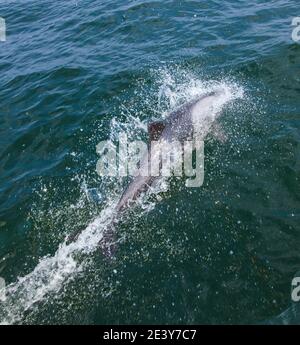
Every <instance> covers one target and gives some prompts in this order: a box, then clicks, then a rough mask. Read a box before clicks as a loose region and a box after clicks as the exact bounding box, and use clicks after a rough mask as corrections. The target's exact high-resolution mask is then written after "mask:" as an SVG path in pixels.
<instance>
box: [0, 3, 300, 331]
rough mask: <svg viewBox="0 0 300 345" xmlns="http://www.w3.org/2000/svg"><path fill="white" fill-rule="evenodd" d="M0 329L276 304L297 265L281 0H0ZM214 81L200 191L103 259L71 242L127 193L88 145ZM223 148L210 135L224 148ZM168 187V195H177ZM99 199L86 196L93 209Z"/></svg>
mask: <svg viewBox="0 0 300 345" xmlns="http://www.w3.org/2000/svg"><path fill="white" fill-rule="evenodd" d="M0 16H1V17H2V18H4V19H5V21H6V29H7V32H6V41H5V42H0V71H1V78H0V132H1V136H0V142H1V146H0V276H1V277H3V278H4V279H5V280H6V283H7V285H8V288H7V294H6V295H7V296H6V297H7V298H6V301H5V302H0V323H25V324H32V323H38V324H49V323H51V324H52V323H59V324H61V323H71V324H82V323H85V324H120V323H121V324H140V323H147V324H154V323H156V324H160V323H161V324H199V323H201V324H220V323H221V324H232V323H243V324H244V323H257V322H265V320H270V319H272V317H274V316H276V315H278V314H280V313H281V312H282V311H283V310H285V309H286V308H288V307H289V305H290V302H291V298H290V289H291V280H292V278H293V276H294V274H295V273H296V272H297V271H299V269H300V252H299V248H300V233H299V231H300V228H299V222H300V210H299V208H300V187H299V186H300V184H299V179H300V120H299V111H300V97H299V96H300V84H299V83H300V75H299V71H300V69H299V67H300V44H299V43H296V42H294V41H293V40H292V38H291V35H292V30H293V27H292V26H291V23H292V19H293V17H296V16H300V6H299V2H298V1H296V0H295V1H294V0H285V1H283V0H276V1H264V0H254V1H252V2H249V1H245V0H235V1H233V0H224V1H217V0H208V1H202V0H199V1H192V0H190V1H169V0H166V1H154V0H153V1H143V0H136V1H121V0H111V1H107V0H103V1H96V0H85V1H83V0H78V1H75V0H69V1H66V0H63V1H49V0H43V1H37V0H29V1H28V0H27V1H24V0H19V1H14V0H8V1H1V2H0ZM217 84H222V85H225V86H226V88H228V89H229V90H231V91H232V92H233V94H234V95H236V91H235V90H240V91H241V92H242V95H243V96H239V97H236V99H235V100H234V102H233V103H232V104H231V105H230V106H228V107H226V108H225V109H224V110H223V112H222V115H221V117H220V120H219V121H218V122H219V126H220V127H221V130H222V132H223V134H224V135H223V140H220V139H218V138H217V137H216V135H213V133H212V134H211V135H209V136H208V137H207V138H206V141H205V180H204V184H203V186H202V187H201V188H195V189H192V190H188V189H186V188H184V184H182V183H180V181H179V182H177V183H174V184H171V186H170V187H169V188H168V190H166V191H164V192H161V193H160V195H159V198H158V199H155V200H151V207H148V208H147V206H145V208H146V210H143V209H141V208H139V209H136V210H133V211H132V212H131V213H130V215H129V216H128V217H127V219H126V220H124V221H123V222H121V224H119V226H118V237H119V238H122V239H123V240H122V241H121V242H120V245H119V248H118V252H117V257H116V260H115V261H113V262H112V263H111V262H108V261H107V260H105V259H104V258H103V256H102V255H101V253H100V252H99V251H98V250H97V249H95V246H94V244H95V243H96V242H97V236H96V235H95V237H91V238H90V239H89V242H84V243H78V242H76V244H75V246H74V247H67V246H64V240H65V238H66V236H67V235H68V234H71V233H74V232H76V231H79V232H82V231H86V233H89V231H91V229H94V228H97V229H98V228H99V229H100V228H101V227H102V226H104V225H103V224H104V221H105V216H104V214H106V213H109V211H110V210H111V206H110V203H109V200H111V199H114V198H118V196H120V193H121V191H122V188H123V186H124V185H126V181H117V180H113V181H111V180H110V181H108V180H106V179H101V178H100V177H99V176H98V175H97V173H96V163H97V160H98V158H99V157H98V155H97V153H96V150H95V147H96V145H97V143H98V142H100V141H101V140H106V139H108V138H110V137H111V136H113V135H114V134H115V133H117V132H118V130H119V129H120V128H125V130H126V131H127V133H128V134H129V135H131V137H132V138H134V137H135V136H136V137H138V138H140V137H145V136H146V133H145V127H146V124H147V122H149V121H151V120H153V119H159V118H162V117H163V114H165V113H166V112H167V111H168V110H170V109H172V107H173V106H174V105H176V104H181V103H182V102H183V101H184V100H186V99H188V97H189V95H190V94H191V90H194V89H195V88H197V87H199V88H204V89H205V88H206V87H207V85H217ZM224 137H225V139H224ZM181 182H182V181H181ZM92 191H96V192H97V193H98V195H99V198H98V199H97V200H95V198H92V197H91V193H92Z"/></svg>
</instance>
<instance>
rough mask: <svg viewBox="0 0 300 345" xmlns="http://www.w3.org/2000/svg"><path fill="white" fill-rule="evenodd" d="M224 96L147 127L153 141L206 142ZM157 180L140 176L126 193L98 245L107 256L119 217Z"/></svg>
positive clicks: (200, 100)
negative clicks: (192, 139) (193, 139)
mask: <svg viewBox="0 0 300 345" xmlns="http://www.w3.org/2000/svg"><path fill="white" fill-rule="evenodd" d="M225 96H226V94H225V90H223V89H218V90H216V91H213V92H210V93H207V94H205V95H202V96H199V97H197V98H195V99H193V100H191V101H190V102H188V103H186V104H184V105H182V106H181V107H179V108H178V109H176V110H175V111H173V112H171V113H170V114H169V115H168V116H167V118H166V119H165V120H164V121H158V122H154V123H150V124H149V125H148V132H149V136H150V141H153V140H155V141H159V142H164V143H167V144H171V143H172V142H174V141H175V140H176V141H179V142H183V141H185V140H190V139H191V138H193V137H195V136H196V137H197V138H198V139H199V140H204V138H205V137H206V135H207V134H208V133H209V131H210V129H211V127H212V125H213V124H214V122H215V120H216V118H217V117H218V116H219V114H220V110H221V107H222V106H223V105H224V103H225V100H224V97H225ZM225 99H226V97H225ZM152 154H153V153H152V152H151V155H152ZM145 164H148V155H145V156H144V158H142V160H141V162H140V166H139V171H141V170H142V169H143V167H144V165H145ZM158 178H159V177H157V176H142V175H141V174H140V175H139V174H137V176H135V177H134V178H133V180H132V181H131V182H130V183H129V185H128V186H127V188H126V189H125V190H124V192H123V194H122V196H121V198H120V200H119V201H118V203H117V205H116V206H115V208H114V211H113V217H112V221H111V222H110V225H109V226H108V227H107V229H106V231H105V232H104V234H103V238H102V239H101V241H100V243H99V245H100V248H101V249H102V252H103V254H104V255H105V256H106V257H108V258H113V257H114V256H115V251H116V241H115V232H116V231H115V225H116V223H117V222H118V220H119V219H120V215H121V214H123V213H124V211H125V210H126V209H128V208H129V207H131V206H132V205H133V204H134V202H135V201H137V199H138V197H139V196H140V195H141V194H142V193H144V192H146V191H147V190H149V188H150V187H151V186H152V185H153V183H154V181H155V180H157V179H158Z"/></svg>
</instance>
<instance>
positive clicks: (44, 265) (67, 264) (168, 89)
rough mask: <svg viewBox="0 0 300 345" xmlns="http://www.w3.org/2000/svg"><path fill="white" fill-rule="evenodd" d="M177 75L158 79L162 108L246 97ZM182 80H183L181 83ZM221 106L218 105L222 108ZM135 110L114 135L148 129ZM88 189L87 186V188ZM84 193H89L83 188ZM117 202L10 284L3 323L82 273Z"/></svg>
mask: <svg viewBox="0 0 300 345" xmlns="http://www.w3.org/2000/svg"><path fill="white" fill-rule="evenodd" d="M175 77H176V75H175V76H174V75H172V74H170V72H168V71H166V70H163V71H160V74H159V76H158V79H159V78H161V81H162V82H161V83H160V85H159V89H158V91H157V93H156V95H154V96H155V97H158V101H159V108H160V111H161V110H163V108H165V109H166V110H168V111H170V110H172V109H173V108H175V107H177V106H178V105H180V104H182V103H183V102H185V101H188V100H190V99H192V98H194V97H195V96H199V95H201V94H205V93H207V92H210V91H215V90H217V89H220V88H221V89H222V90H224V98H223V99H222V100H221V101H222V102H221V103H220V107H221V108H222V106H223V105H224V104H227V103H228V102H229V101H231V100H234V99H237V98H241V97H242V96H243V90H242V88H240V87H239V86H237V85H236V84H235V83H230V82H227V81H221V82H220V81H210V82H203V81H201V80H198V79H197V78H195V77H193V76H189V75H188V74H185V78H181V76H179V78H177V79H176V78H175ZM178 79H179V80H180V82H178ZM166 105H167V106H166ZM221 108H218V111H220V110H221ZM135 110H136V109H127V108H126V113H127V115H126V117H127V120H128V122H127V123H125V124H124V123H123V124H121V123H120V122H118V121H117V120H115V119H114V120H113V121H112V124H111V131H112V133H111V137H114V136H115V137H117V135H116V134H117V133H118V131H120V130H122V131H123V130H124V128H125V130H126V131H127V132H128V133H131V135H132V133H135V131H136V132H138V131H140V130H142V131H146V128H147V125H146V121H143V120H141V119H139V118H138V117H136V116H135V114H134V111H135ZM153 113H157V109H153ZM165 114H166V112H165ZM102 186H103V187H104V188H109V186H108V185H107V186H105V185H103V183H102ZM86 188H87V187H86V186H84V190H85V189H86ZM83 193H85V192H84V191H83ZM119 197H120V195H119ZM116 201H117V200H114V201H108V204H107V206H106V207H105V209H104V210H103V211H102V212H101V214H100V215H99V217H97V218H96V219H94V220H93V221H92V222H91V223H90V224H89V225H88V226H87V227H86V228H85V229H84V230H83V231H82V232H81V234H80V235H79V236H78V238H77V239H76V240H75V241H74V242H72V243H69V244H67V242H66V241H64V242H63V243H62V244H61V245H60V246H59V248H58V249H57V251H56V253H55V254H54V255H53V256H45V257H42V258H41V259H40V261H39V263H38V265H37V266H36V267H35V269H34V270H33V271H32V272H31V273H29V274H27V275H25V276H24V277H20V278H19V279H18V280H17V281H16V282H15V283H12V284H10V285H8V286H7V289H6V296H7V298H6V301H5V302H4V303H3V304H2V305H1V310H0V323H2V324H12V323H17V322H21V321H22V319H23V316H24V313H25V312H26V311H27V310H30V309H32V308H33V306H34V305H36V304H37V303H38V302H41V301H43V300H46V298H47V296H48V295H50V294H53V293H54V294H59V292H60V290H61V288H62V287H63V286H64V285H66V284H67V283H68V282H69V281H70V280H71V279H74V278H75V277H76V275H77V274H78V273H79V272H82V270H83V269H84V266H85V263H86V261H85V260H84V258H82V257H88V256H90V254H91V253H93V252H94V251H95V250H97V248H98V243H99V241H100V240H101V238H102V236H103V231H104V230H105V228H106V227H107V225H108V224H109V222H110V220H111V218H112V211H113V209H114V205H115V203H116ZM71 206H72V205H71ZM142 206H144V205H142ZM142 208H143V209H144V211H145V212H146V211H147V210H148V211H149V209H152V208H153V204H150V205H148V207H147V206H144V207H142Z"/></svg>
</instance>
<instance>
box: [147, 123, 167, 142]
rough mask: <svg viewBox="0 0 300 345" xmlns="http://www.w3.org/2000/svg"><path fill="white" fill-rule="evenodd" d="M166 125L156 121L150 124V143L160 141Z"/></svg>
mask: <svg viewBox="0 0 300 345" xmlns="http://www.w3.org/2000/svg"><path fill="white" fill-rule="evenodd" d="M165 127H166V125H165V123H164V122H163V121H155V122H151V123H149V124H148V132H149V139H150V141H155V140H158V139H159V137H160V136H161V133H162V131H163V130H164V129H165Z"/></svg>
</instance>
